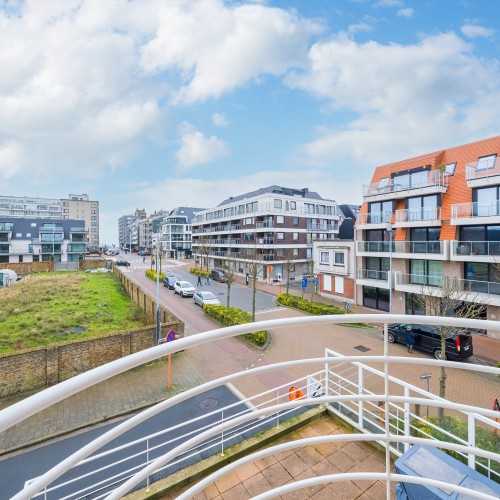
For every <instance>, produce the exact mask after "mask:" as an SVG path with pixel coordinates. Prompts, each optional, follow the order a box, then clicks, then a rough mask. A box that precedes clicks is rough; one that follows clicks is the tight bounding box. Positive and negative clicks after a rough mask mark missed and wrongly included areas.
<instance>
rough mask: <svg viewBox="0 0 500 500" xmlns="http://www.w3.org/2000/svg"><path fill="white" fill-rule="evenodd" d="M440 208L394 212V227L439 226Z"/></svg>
mask: <svg viewBox="0 0 500 500" xmlns="http://www.w3.org/2000/svg"><path fill="white" fill-rule="evenodd" d="M440 225H441V207H429V208H425V207H422V208H418V209H406V210H396V219H395V223H394V226H395V227H418V226H425V227H427V226H440Z"/></svg>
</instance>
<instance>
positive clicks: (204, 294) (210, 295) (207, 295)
mask: <svg viewBox="0 0 500 500" xmlns="http://www.w3.org/2000/svg"><path fill="white" fill-rule="evenodd" d="M200 295H201V296H202V297H203V298H204V299H205V300H207V299H216V298H217V297H216V296H215V295H214V294H213V293H212V292H200Z"/></svg>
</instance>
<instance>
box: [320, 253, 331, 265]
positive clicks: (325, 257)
mask: <svg viewBox="0 0 500 500" xmlns="http://www.w3.org/2000/svg"><path fill="white" fill-rule="evenodd" d="M319 262H320V264H328V263H329V262H330V252H320V253H319Z"/></svg>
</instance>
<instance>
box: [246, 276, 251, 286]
mask: <svg viewBox="0 0 500 500" xmlns="http://www.w3.org/2000/svg"><path fill="white" fill-rule="evenodd" d="M245 281H246V284H247V286H248V282H249V281H250V276H249V275H248V273H247V274H246V275H245Z"/></svg>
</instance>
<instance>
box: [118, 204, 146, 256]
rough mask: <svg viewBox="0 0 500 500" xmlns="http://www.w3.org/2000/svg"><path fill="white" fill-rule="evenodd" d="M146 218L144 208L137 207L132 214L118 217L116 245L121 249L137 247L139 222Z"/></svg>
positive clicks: (136, 248) (130, 249)
mask: <svg viewBox="0 0 500 500" xmlns="http://www.w3.org/2000/svg"><path fill="white" fill-rule="evenodd" d="M144 218H146V211H145V210H144V209H137V210H136V211H135V214H133V215H122V216H121V217H120V218H119V219H118V245H119V247H120V248H122V249H128V250H129V251H132V249H135V250H138V249H139V240H140V238H139V222H140V220H141V219H144Z"/></svg>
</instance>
